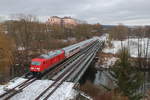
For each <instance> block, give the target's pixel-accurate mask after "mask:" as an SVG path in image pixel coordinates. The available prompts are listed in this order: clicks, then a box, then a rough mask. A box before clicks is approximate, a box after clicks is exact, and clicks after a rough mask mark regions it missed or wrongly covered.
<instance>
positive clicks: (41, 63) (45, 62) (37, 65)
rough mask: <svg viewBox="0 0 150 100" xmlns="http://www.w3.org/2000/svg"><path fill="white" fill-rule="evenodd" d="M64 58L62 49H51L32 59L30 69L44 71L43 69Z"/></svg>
mask: <svg viewBox="0 0 150 100" xmlns="http://www.w3.org/2000/svg"><path fill="white" fill-rule="evenodd" d="M64 59H65V52H64V50H55V51H51V52H49V53H48V54H44V55H41V56H39V57H38V58H34V59H32V62H31V67H30V71H31V72H44V71H45V69H49V68H50V67H51V66H53V65H54V64H56V63H58V62H60V61H62V60H64Z"/></svg>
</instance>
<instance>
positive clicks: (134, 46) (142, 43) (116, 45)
mask: <svg viewBox="0 0 150 100" xmlns="http://www.w3.org/2000/svg"><path fill="white" fill-rule="evenodd" d="M148 41H149V42H148ZM111 43H112V47H111V48H110V47H107V48H105V49H103V52H104V53H112V54H116V53H118V51H119V50H120V49H121V41H111ZM148 43H149V45H148V46H147V44H148ZM122 44H123V46H125V47H127V48H128V49H129V51H130V55H131V57H138V46H139V47H140V52H141V54H142V57H144V56H145V55H146V52H147V53H148V58H150V39H148V38H143V39H140V40H139V43H138V39H129V40H128V39H126V40H124V41H122ZM147 48H148V51H147V50H146V49H147Z"/></svg>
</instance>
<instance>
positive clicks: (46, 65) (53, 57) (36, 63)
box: [30, 38, 97, 74]
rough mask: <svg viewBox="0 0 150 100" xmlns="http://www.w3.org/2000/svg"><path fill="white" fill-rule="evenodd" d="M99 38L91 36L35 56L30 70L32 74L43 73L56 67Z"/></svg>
mask: <svg viewBox="0 0 150 100" xmlns="http://www.w3.org/2000/svg"><path fill="white" fill-rule="evenodd" d="M96 40H97V38H91V39H88V40H85V41H82V42H79V43H77V44H73V45H70V46H67V47H64V48H62V49H59V50H54V51H50V52H48V53H47V54H42V55H40V56H39V57H36V58H33V59H32V60H31V65H30V72H31V73H32V74H41V73H43V72H45V71H46V70H49V69H51V68H53V67H54V65H56V64H58V63H60V62H62V61H63V60H65V59H67V58H69V57H71V56H73V55H75V54H76V53H78V52H79V51H80V50H82V49H84V48H85V47H87V46H89V45H91V44H92V43H93V42H95V41H96Z"/></svg>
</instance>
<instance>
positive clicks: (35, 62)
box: [31, 61, 41, 65]
mask: <svg viewBox="0 0 150 100" xmlns="http://www.w3.org/2000/svg"><path fill="white" fill-rule="evenodd" d="M31 64H32V65H40V64H41V63H40V62H38V61H33V62H32V63H31Z"/></svg>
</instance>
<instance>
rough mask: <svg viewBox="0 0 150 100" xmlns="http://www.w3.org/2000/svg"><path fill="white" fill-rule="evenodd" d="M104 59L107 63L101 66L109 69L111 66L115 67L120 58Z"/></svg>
mask: <svg viewBox="0 0 150 100" xmlns="http://www.w3.org/2000/svg"><path fill="white" fill-rule="evenodd" d="M104 59H105V61H104V62H103V64H102V65H101V67H103V68H109V67H110V66H112V65H114V64H115V62H116V61H117V60H118V58H116V57H111V58H105V57H104Z"/></svg>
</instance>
